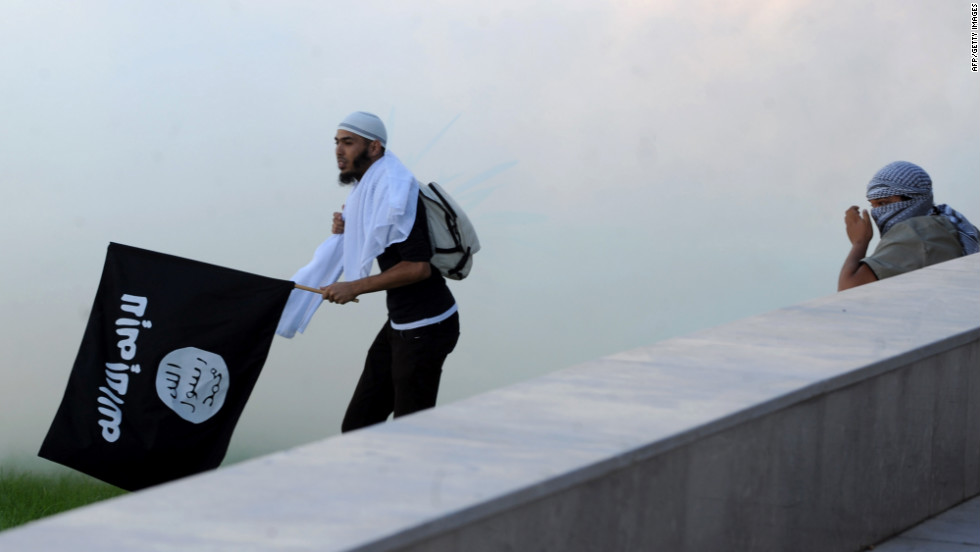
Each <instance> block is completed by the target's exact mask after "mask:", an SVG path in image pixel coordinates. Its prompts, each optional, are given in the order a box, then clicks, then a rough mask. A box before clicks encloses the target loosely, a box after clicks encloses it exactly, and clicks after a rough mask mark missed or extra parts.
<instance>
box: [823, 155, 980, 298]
mask: <svg viewBox="0 0 980 552" xmlns="http://www.w3.org/2000/svg"><path fill="white" fill-rule="evenodd" d="M867 198H868V201H869V202H870V203H871V214H870V216H869V215H868V211H867V210H863V211H862V210H859V209H858V207H857V206H856V205H855V206H852V207H851V208H850V209H848V210H847V211H846V212H845V213H844V225H845V227H846V229H847V237H848V239H849V240H850V241H851V251H850V253H848V255H847V259H845V260H844V266H843V267H841V271H840V276H839V278H838V280H837V291H843V290H845V289H850V288H852V287H857V286H860V285H863V284H867V283H870V282H874V281H875V280H880V279H882V278H888V277H890V276H896V275H898V274H903V273H905V272H910V271H912V270H915V269H917V268H922V267H924V266H929V265H933V264H936V263H941V262H943V261H948V260H950V259H955V258H957V257H962V256H963V255H969V254H971V253H977V252H978V251H980V241H978V237H980V235H978V232H977V228H976V227H975V226H974V225H973V224H971V223H970V221H968V220H967V219H966V217H964V216H963V215H962V214H960V213H958V212H957V211H956V210H954V209H953V208H952V207H950V206H948V205H934V204H933V200H932V180H931V179H930V178H929V175H928V174H927V173H926V171H924V170H923V169H922V167H919V166H918V165H916V164H914V163H909V162H908V161H895V162H894V163H890V164H888V165H885V167H883V168H882V169H881V170H880V171H878V172H877V173H876V174H875V175H874V177H873V178H872V179H871V182H869V183H868V193H867ZM872 219H874V222H875V224H876V225H877V226H878V232H879V233H880V235H881V240H880V241H879V243H878V247H876V248H875V250H874V253H872V254H871V255H870V256H866V255H867V252H868V245H869V244H870V243H871V238H872V235H873V231H872V229H871V220H872Z"/></svg>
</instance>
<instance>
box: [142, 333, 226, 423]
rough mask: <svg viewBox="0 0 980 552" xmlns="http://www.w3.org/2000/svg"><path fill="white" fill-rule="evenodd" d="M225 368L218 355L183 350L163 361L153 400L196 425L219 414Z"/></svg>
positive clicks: (223, 397) (222, 401)
mask: <svg viewBox="0 0 980 552" xmlns="http://www.w3.org/2000/svg"><path fill="white" fill-rule="evenodd" d="M228 380H229V378H228V366H227V365H225V360H224V359H223V358H221V356H220V355H216V354H214V353H211V352H208V351H204V350H201V349H198V348H196V347H185V348H183V349H177V350H176V351H173V352H171V353H169V354H168V355H167V356H165V357H163V360H161V361H160V366H159V368H157V380H156V386H157V396H159V397H160V400H161V401H163V404H165V405H167V406H168V407H169V408H170V409H171V410H173V411H174V412H176V413H177V415H178V416H180V417H181V418H183V419H185V420H187V421H188V422H191V423H194V424H199V423H201V422H204V421H206V420H208V419H210V418H211V417H212V416H214V415H215V414H217V413H218V411H219V410H221V407H222V406H223V405H224V404H225V395H227V394H228V383H229V381H228Z"/></svg>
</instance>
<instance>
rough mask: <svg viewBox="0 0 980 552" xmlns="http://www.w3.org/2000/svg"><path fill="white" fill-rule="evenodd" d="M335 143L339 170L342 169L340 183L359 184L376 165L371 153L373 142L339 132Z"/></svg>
mask: <svg viewBox="0 0 980 552" xmlns="http://www.w3.org/2000/svg"><path fill="white" fill-rule="evenodd" d="M334 143H335V144H336V145H337V147H336V154H337V168H338V169H340V177H339V179H340V183H341V184H353V183H355V182H357V181H358V180H360V179H361V177H362V176H364V173H365V172H367V170H368V168H369V167H370V166H371V164H372V163H374V159H373V158H372V157H371V155H370V152H369V149H370V145H371V142H370V141H369V140H368V139H367V138H364V137H362V136H358V135H357V134H354V133H353V132H349V131H346V130H337V136H336V137H335V138H334Z"/></svg>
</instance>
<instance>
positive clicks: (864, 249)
mask: <svg viewBox="0 0 980 552" xmlns="http://www.w3.org/2000/svg"><path fill="white" fill-rule="evenodd" d="M867 254H868V244H866V243H855V244H852V245H851V251H850V253H848V254H847V258H846V259H844V266H842V267H841V269H840V276H838V277H837V291H844V290H845V289H851V288H853V287H857V286H860V285H864V284H870V283H871V282H874V281H876V280H877V279H878V277H877V276H875V273H874V272H873V271H872V270H871V269H870V268H868V265H866V264H864V263H862V262H861V259H863V258H864V257H866V256H867Z"/></svg>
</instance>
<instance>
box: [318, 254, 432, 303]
mask: <svg viewBox="0 0 980 552" xmlns="http://www.w3.org/2000/svg"><path fill="white" fill-rule="evenodd" d="M431 270H432V269H431V267H430V265H429V263H428V262H410V261H402V262H400V263H398V264H396V265H395V266H393V267H391V268H389V269H388V270H386V271H384V272H382V273H381V274H375V275H374V276H367V277H364V278H360V279H358V280H353V281H350V282H337V283H335V284H330V285H329V286H324V287H322V288H320V289H321V290H322V291H323V299H324V300H326V301H330V302H331V303H340V304H341V305H343V304H344V303H349V302H351V301H353V300H355V299H356V298H357V296H358V295H363V294H365V293H372V292H375V291H384V290H386V289H394V288H398V287H402V286H407V285H409V284H414V283H415V282H419V281H422V280H425V279H426V278H428V277H429V275H430V274H431V273H432V272H431Z"/></svg>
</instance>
